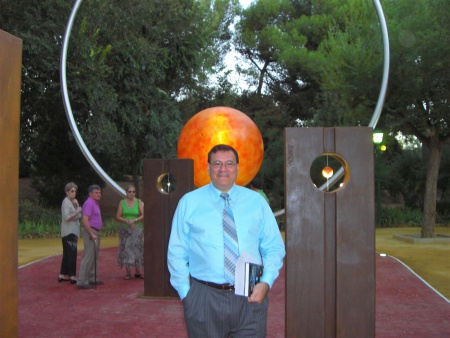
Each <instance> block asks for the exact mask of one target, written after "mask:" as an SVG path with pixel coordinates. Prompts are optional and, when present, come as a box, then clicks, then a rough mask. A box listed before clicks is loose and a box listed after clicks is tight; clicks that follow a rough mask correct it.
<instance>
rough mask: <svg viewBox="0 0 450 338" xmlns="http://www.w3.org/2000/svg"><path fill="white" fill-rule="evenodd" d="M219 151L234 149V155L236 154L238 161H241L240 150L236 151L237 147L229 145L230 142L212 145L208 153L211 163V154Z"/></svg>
mask: <svg viewBox="0 0 450 338" xmlns="http://www.w3.org/2000/svg"><path fill="white" fill-rule="evenodd" d="M218 151H232V152H233V153H234V156H236V163H239V155H238V152H237V151H236V149H234V148H233V147H232V146H229V145H228V144H217V145H215V146H214V147H212V148H211V150H210V151H209V153H208V163H211V155H212V154H215V153H217V152H218Z"/></svg>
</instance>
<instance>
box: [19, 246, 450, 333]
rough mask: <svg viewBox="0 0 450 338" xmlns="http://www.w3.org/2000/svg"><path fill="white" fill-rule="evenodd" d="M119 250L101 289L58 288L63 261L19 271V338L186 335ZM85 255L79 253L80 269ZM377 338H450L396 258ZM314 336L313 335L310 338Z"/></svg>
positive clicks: (387, 277)
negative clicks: (128, 276)
mask: <svg viewBox="0 0 450 338" xmlns="http://www.w3.org/2000/svg"><path fill="white" fill-rule="evenodd" d="M116 254H117V248H106V249H102V250H101V253H100V266H99V279H101V280H104V281H105V285H101V286H98V287H97V289H96V290H78V289H76V287H75V286H74V285H71V284H70V283H68V282H63V283H58V282H57V277H58V272H59V265H60V260H61V256H60V255H57V256H53V257H49V258H46V259H43V260H40V261H38V262H35V263H33V264H29V265H27V266H24V267H22V268H20V269H19V337H74V336H78V337H123V336H126V337H176V338H181V337H187V335H186V332H185V326H184V320H183V309H182V304H181V302H180V301H179V300H158V299H141V298H139V296H140V295H141V294H142V293H143V288H144V282H143V280H139V279H133V280H129V281H127V280H124V279H123V275H124V272H123V270H122V271H121V270H120V269H119V268H118V267H117V266H116V264H115V262H116ZM80 261H81V253H79V256H78V265H79V263H80ZM376 267H377V270H376V279H377V285H376V302H377V307H376V337H377V338H385V337H386V338H391V337H420V338H428V337H430V338H432V337H436V338H442V337H450V303H449V302H448V301H447V300H446V299H445V298H443V297H442V296H440V295H439V294H438V293H436V292H435V291H434V290H432V289H431V288H430V287H428V286H427V285H426V284H425V283H424V282H423V281H422V280H421V279H420V278H418V277H417V276H416V275H415V274H413V273H412V272H411V271H410V270H409V269H407V268H406V267H405V266H404V265H403V264H401V263H400V262H398V261H397V260H395V259H393V258H391V257H385V258H383V257H378V256H377V261H376ZM284 282H285V276H284V270H282V271H281V275H280V277H279V278H278V280H277V281H276V282H275V285H274V287H273V289H272V290H271V291H270V294H269V295H270V300H269V320H268V337H274V338H276V337H284V312H285V308H284V302H285V296H284ZM306 338H309V337H306Z"/></svg>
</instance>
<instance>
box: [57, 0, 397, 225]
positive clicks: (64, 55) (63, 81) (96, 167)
mask: <svg viewBox="0 0 450 338" xmlns="http://www.w3.org/2000/svg"><path fill="white" fill-rule="evenodd" d="M81 2H82V0H76V1H75V4H74V6H73V8H72V12H71V13H70V17H69V20H68V22H67V26H66V31H65V34H64V39H63V44H62V50H61V64H60V77H61V92H62V96H63V102H64V109H65V111H66V115H67V119H68V121H69V125H70V128H71V130H72V133H73V135H74V136H75V139H76V141H77V143H78V146H79V147H80V149H81V151H82V152H83V155H84V156H85V157H86V159H87V160H88V162H89V163H90V165H91V166H92V167H93V168H94V170H95V171H96V172H97V174H98V175H99V176H100V177H101V178H102V179H103V180H104V181H105V182H106V183H107V184H108V185H109V186H110V187H111V188H112V189H113V190H114V191H115V192H117V193H118V194H119V195H121V196H123V197H125V196H126V193H125V190H124V189H123V188H122V187H120V186H119V185H118V184H117V183H116V182H115V181H114V180H113V179H112V178H111V177H110V176H109V175H108V174H107V173H106V172H105V171H104V170H103V169H102V167H101V166H100V165H99V164H98V162H97V161H96V160H95V159H94V157H93V156H92V154H91V152H90V151H89V149H88V147H87V146H86V144H85V143H84V141H83V138H82V137H81V135H80V132H79V130H78V127H77V125H76V121H75V119H74V117H73V112H72V108H71V105H70V100H69V94H68V91H67V78H66V62H67V49H68V47H69V39H70V34H71V32H72V26H73V23H74V21H75V17H76V15H77V12H78V10H79V8H80V5H81ZM373 4H374V6H375V10H376V12H377V15H378V20H379V23H380V28H381V33H382V38H383V52H384V66H383V78H382V83H381V89H380V93H379V96H378V102H377V105H376V107H375V111H374V113H373V116H372V119H371V121H370V123H369V127H372V128H374V129H375V127H376V125H377V123H378V120H379V118H380V115H381V111H382V108H383V104H384V100H385V97H386V91H387V84H388V78H389V59H390V56H389V36H388V30H387V25H386V19H385V17H384V13H383V9H382V7H381V3H380V1H379V0H373ZM343 175H344V169H343V168H340V169H339V170H338V171H337V172H336V174H335V175H333V177H331V178H330V180H329V181H328V184H333V183H335V182H336V181H337V180H339V179H340V178H341V177H342V176H343ZM319 189H320V190H322V191H323V190H325V189H326V184H324V185H323V186H321V187H320V188H319ZM284 212H285V211H284V209H283V210H280V211H277V212H275V216H281V215H283V214H284Z"/></svg>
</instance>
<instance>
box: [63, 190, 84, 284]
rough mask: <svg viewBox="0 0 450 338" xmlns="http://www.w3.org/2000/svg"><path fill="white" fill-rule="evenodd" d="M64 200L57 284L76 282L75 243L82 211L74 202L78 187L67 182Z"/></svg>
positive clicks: (75, 201) (78, 235) (76, 202)
mask: <svg viewBox="0 0 450 338" xmlns="http://www.w3.org/2000/svg"><path fill="white" fill-rule="evenodd" d="M64 191H65V192H66V198H64V200H63V202H62V204H61V239H62V246H63V255H62V260H61V269H60V272H59V276H58V282H60V283H61V282H68V281H70V283H71V284H75V283H76V282H77V273H76V272H77V243H78V237H80V219H81V212H82V209H81V207H80V205H79V204H78V201H77V200H76V198H75V197H76V196H77V191H78V187H77V185H76V184H75V183H73V182H69V183H67V184H66V186H65V187H64Z"/></svg>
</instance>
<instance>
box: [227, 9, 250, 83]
mask: <svg viewBox="0 0 450 338" xmlns="http://www.w3.org/2000/svg"><path fill="white" fill-rule="evenodd" d="M253 1H254V0H239V2H240V4H241V6H242V7H244V8H247V7H248V6H249V5H250V4H251V3H252V2H253ZM236 57H237V54H236V53H235V52H234V51H233V50H231V51H230V52H229V53H228V54H227V56H226V57H225V63H226V64H227V69H230V70H232V71H234V69H235V65H236ZM230 80H231V82H236V83H237V84H238V86H239V87H241V88H245V87H248V86H247V85H246V84H245V83H244V82H242V81H239V79H238V77H237V74H235V73H234V72H233V73H232V74H231V79H230Z"/></svg>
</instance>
